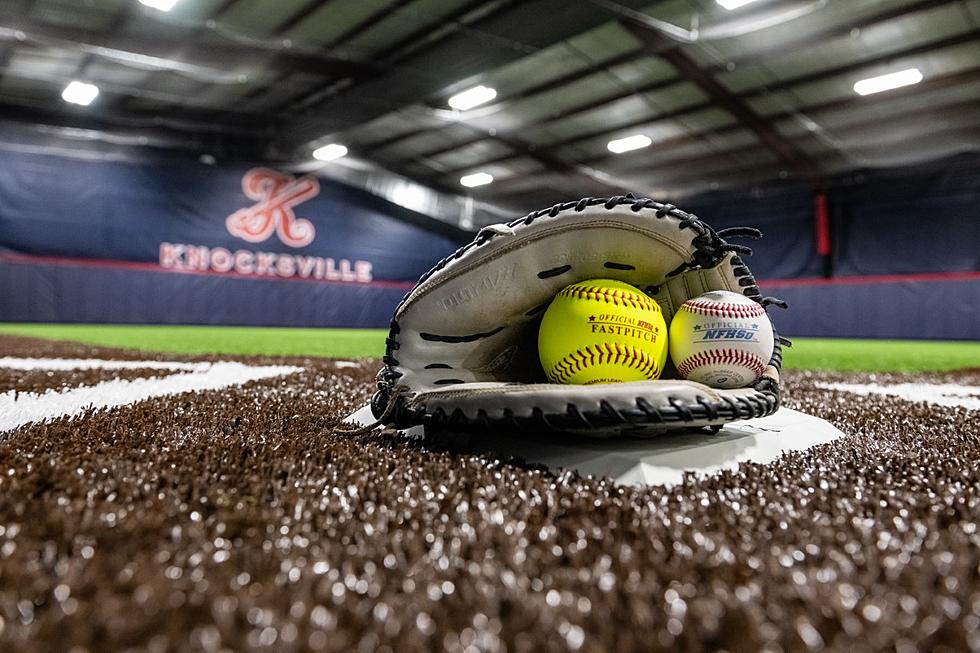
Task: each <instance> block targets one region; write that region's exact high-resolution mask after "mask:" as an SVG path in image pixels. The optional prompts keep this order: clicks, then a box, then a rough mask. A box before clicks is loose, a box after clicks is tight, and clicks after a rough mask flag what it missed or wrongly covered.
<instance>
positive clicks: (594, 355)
mask: <svg viewBox="0 0 980 653" xmlns="http://www.w3.org/2000/svg"><path fill="white" fill-rule="evenodd" d="M610 362H612V363H616V364H620V365H625V366H626V367H629V368H631V369H634V370H639V371H640V372H642V373H643V374H644V376H646V377H647V378H653V377H655V376H656V373H657V370H658V369H659V365H658V364H657V359H656V358H655V357H654V356H651V355H650V354H648V353H647V352H645V351H643V350H642V349H637V348H636V347H634V346H633V345H622V344H619V343H615V342H614V343H608V342H599V343H596V344H595V345H594V349H593V345H587V346H585V347H584V348H583V349H577V350H575V351H573V352H571V353H569V354H567V355H566V356H564V357H563V358H562V359H561V360H559V361H558V362H556V363H555V364H554V365H553V366H552V368H551V371H549V372H548V377H549V378H550V379H551V380H552V381H555V382H556V383H565V382H566V381H568V379H570V378H571V377H572V376H573V375H574V374H576V373H577V372H581V371H582V370H584V369H586V368H587V367H591V366H594V365H602V364H604V363H610Z"/></svg>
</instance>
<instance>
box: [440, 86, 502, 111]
mask: <svg viewBox="0 0 980 653" xmlns="http://www.w3.org/2000/svg"><path fill="white" fill-rule="evenodd" d="M495 97H497V91H496V90H494V89H492V88H490V87H489V86H474V87H473V88H471V89H469V90H467V91H463V92H462V93H457V94H456V95H454V96H452V97H451V98H449V106H451V107H452V108H453V109H458V110H459V111H468V110H470V109H472V108H473V107H478V106H480V105H481V104H486V103H487V102H489V101H490V100H492V99H494V98H495Z"/></svg>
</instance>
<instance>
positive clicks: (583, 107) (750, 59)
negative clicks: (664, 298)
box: [419, 0, 958, 157]
mask: <svg viewBox="0 0 980 653" xmlns="http://www.w3.org/2000/svg"><path fill="white" fill-rule="evenodd" d="M957 1H958V0H920V1H919V2H914V3H912V4H909V5H904V6H902V7H895V8H891V9H888V10H886V11H882V12H879V13H877V14H874V15H871V16H867V17H865V18H863V19H859V20H857V21H855V22H854V23H848V24H846V25H836V26H833V27H828V28H826V29H823V30H820V31H818V32H815V33H813V34H812V35H811V34H807V35H805V36H802V37H799V38H797V39H794V40H792V41H790V42H788V43H782V44H779V45H776V46H771V47H769V48H765V49H763V50H758V51H753V52H751V53H749V54H747V55H745V56H742V57H738V58H735V59H732V60H731V62H732V63H735V64H736V65H737V66H744V65H748V64H754V63H760V62H763V61H765V60H766V59H767V58H769V57H771V56H773V55H775V54H778V53H780V52H785V51H786V49H801V48H806V47H810V46H813V45H816V44H818V43H820V42H823V41H826V40H829V39H833V38H840V37H843V36H847V35H848V34H849V33H850V32H851V30H852V29H853V27H858V28H859V29H866V28H868V27H872V26H874V25H878V24H880V23H883V22H887V21H889V20H894V19H896V18H901V17H904V16H908V15H911V14H915V13H919V12H922V11H927V10H929V9H934V8H936V7H938V6H942V5H948V4H955V3H956V2H957ZM646 56H649V55H648V54H647V55H646ZM890 56H893V55H885V57H886V58H887V57H890ZM873 63H876V62H874V61H873V60H872V62H871V63H866V64H865V65H873ZM706 70H709V71H710V72H715V73H717V72H723V71H725V70H727V64H719V65H716V66H712V67H710V68H706ZM818 74H825V73H818ZM832 74H837V72H836V71H832ZM682 81H684V80H683V78H682V77H680V76H678V77H672V78H670V79H667V80H659V81H656V82H652V83H650V84H646V85H643V86H640V87H638V88H636V89H635V90H634V91H629V92H624V93H616V94H613V95H610V96H605V97H602V98H599V99H596V100H593V101H590V102H585V103H582V104H580V105H577V106H575V107H573V108H572V109H570V110H568V111H566V112H564V113H562V114H560V115H558V116H556V117H548V118H545V119H542V120H538V121H535V122H532V123H528V124H526V125H524V126H525V127H534V126H538V125H542V124H546V123H548V122H552V121H554V120H563V119H566V118H569V117H571V116H574V115H578V114H581V113H584V112H587V111H593V110H595V109H598V108H601V107H603V106H605V105H607V104H611V103H613V102H618V101H620V100H623V99H626V98H629V97H631V96H633V95H635V94H637V93H654V92H657V91H659V90H663V89H664V88H667V87H669V86H670V85H672V84H677V83H681V82H682ZM791 81H793V80H791ZM793 83H794V85H795V81H794V82H793ZM701 108H705V107H703V106H699V108H698V109H696V110H700V109H701ZM646 122H649V120H647V121H646ZM640 124H642V123H640ZM629 127H630V125H626V126H624V127H623V128H625V129H628V128H629ZM609 131H612V130H603V132H602V133H608V132H609ZM479 140H480V139H468V140H466V141H463V142H461V143H457V144H455V145H453V146H449V147H440V148H438V149H436V150H431V151H427V152H424V153H422V154H420V155H419V156H425V157H432V156H438V155H440V154H443V153H446V152H450V151H452V150H454V149H458V148H462V147H466V146H468V145H472V144H473V143H476V142H478V141H479ZM575 140H584V139H575ZM568 142H574V141H572V140H569V141H568ZM568 142H565V143H562V145H565V144H568ZM551 147H552V146H549V149H550V148H551Z"/></svg>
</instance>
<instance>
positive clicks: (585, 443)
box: [347, 406, 844, 486]
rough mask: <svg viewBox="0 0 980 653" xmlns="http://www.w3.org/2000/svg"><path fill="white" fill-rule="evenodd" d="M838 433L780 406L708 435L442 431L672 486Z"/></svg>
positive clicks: (358, 419) (364, 420)
mask: <svg viewBox="0 0 980 653" xmlns="http://www.w3.org/2000/svg"><path fill="white" fill-rule="evenodd" d="M347 419H348V421H351V422H354V423H356V424H359V425H362V426H363V425H366V424H370V423H371V422H373V421H374V417H373V416H372V415H371V407H370V406H364V407H363V408H361V409H359V410H358V411H356V412H355V413H354V414H352V415H351V416H350V417H348V418H347ZM405 433H406V435H411V436H421V435H422V428H421V427H415V428H412V429H408V430H407V431H405ZM843 435H844V434H843V433H842V432H841V431H840V430H838V429H837V428H836V427H835V426H833V425H832V424H830V423H829V422H827V421H825V420H822V419H819V418H817V417H813V416H811V415H807V414H806V413H801V412H799V411H795V410H791V409H789V408H780V409H779V410H778V411H777V412H776V414H775V415H771V416H769V417H762V418H759V419H752V420H743V421H739V422H732V423H731V424H729V425H727V426H726V427H725V428H723V429H722V430H720V431H718V432H717V433H714V434H707V433H702V432H690V433H679V434H676V435H662V436H656V437H651V438H647V439H637V438H611V439H603V440H598V439H589V438H580V437H574V436H564V437H561V436H555V437H554V438H553V439H551V438H550V436H549V438H548V439H546V437H545V436H541V437H536V438H533V439H528V438H521V437H520V436H515V435H505V434H497V433H493V434H481V435H473V434H453V435H452V436H447V437H449V438H451V439H450V440H447V441H451V442H452V445H453V447H455V448H459V449H461V450H464V451H470V452H493V453H496V454H498V455H501V456H504V457H508V456H516V457H519V458H523V459H524V460H525V461H527V462H528V463H533V464H540V465H545V466H546V467H548V468H549V469H551V470H553V471H556V470H558V469H572V470H575V471H577V472H578V473H579V474H582V475H593V476H611V477H613V478H614V479H615V480H616V481H617V482H618V483H623V484H629V485H667V486H670V485H675V484H677V483H680V482H681V481H682V480H683V478H684V474H685V473H688V472H693V473H695V474H697V475H698V476H706V475H709V474H714V473H717V472H720V471H722V470H725V469H732V470H734V469H738V466H739V464H741V463H748V462H752V463H768V462H772V461H774V460H776V459H777V458H778V457H779V456H780V455H781V454H782V453H784V452H790V451H803V450H804V449H809V448H810V447H813V446H816V445H818V444H824V443H827V442H833V441H834V440H836V439H838V438H840V437H843ZM437 441H438V440H437Z"/></svg>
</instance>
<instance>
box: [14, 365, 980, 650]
mask: <svg viewBox="0 0 980 653" xmlns="http://www.w3.org/2000/svg"><path fill="white" fill-rule="evenodd" d="M45 355H54V354H53V353H52V352H51V351H50V350H49V351H48V352H47V353H46V354H45ZM307 365H308V367H309V369H308V370H307V371H306V372H303V373H300V374H296V375H293V376H290V377H284V378H280V379H275V380H270V381H264V382H256V383H252V384H250V385H248V386H246V387H245V388H240V389H237V390H229V391H224V392H208V393H201V394H198V395H194V396H190V395H185V396H181V397H179V398H177V399H158V400H151V401H146V402H143V403H140V404H138V405H135V406H132V407H128V408H124V409H117V410H113V411H108V412H96V413H94V414H90V415H86V416H85V417H84V418H82V419H76V420H72V421H67V420H59V421H56V422H54V423H51V424H48V425H41V426H33V427H29V428H22V429H20V430H17V431H15V432H12V433H10V434H7V435H5V436H2V437H0V619H2V622H0V623H2V626H0V650H17V651H47V650H68V649H70V648H72V647H73V646H77V647H80V648H78V649H76V650H84V649H87V650H91V651H110V650H125V649H128V648H132V649H134V650H135V649H140V650H142V649H149V650H160V651H165V650H206V651H218V650H222V649H225V650H253V649H254V650H269V651H293V650H307V649H313V650H323V651H431V650H441V649H444V650H451V651H464V650H469V651H477V650H508V651H560V650H580V651H650V650H671V651H674V650H685V651H697V650H728V651H758V650H770V651H804V650H821V649H822V650H848V651H865V650H867V651H870V650H897V651H915V650H922V651H963V650H971V649H973V650H978V649H980V637H978V635H977V632H978V625H980V578H978V564H980V534H978V533H977V521H978V515H980V473H978V469H980V463H978V460H980V424H978V419H977V413H976V412H973V413H971V412H968V411H966V410H963V409H953V408H940V407H934V406H926V405H924V404H913V403H908V402H904V401H900V400H897V399H890V398H886V397H866V398H859V399H855V397H854V396H852V395H847V394H843V393H838V392H833V391H827V390H818V389H816V388H815V387H814V386H813V383H814V381H818V380H827V379H829V378H831V376H830V375H819V374H798V373H797V374H788V375H787V377H788V378H787V383H786V386H787V391H788V396H789V400H788V404H789V405H790V406H792V407H794V408H799V409H801V410H805V411H807V412H811V413H814V414H817V415H820V416H823V417H826V418H827V419H830V420H831V421H832V422H834V423H835V424H836V425H837V426H839V427H840V428H841V429H842V430H844V431H845V432H846V433H850V434H853V435H851V436H849V437H847V438H845V439H843V440H840V441H838V442H835V443H832V444H829V445H823V446H820V447H817V448H814V449H812V450H810V451H807V452H804V453H796V454H792V455H788V456H786V457H784V458H783V459H781V460H780V461H778V462H777V463H774V464H770V465H744V466H742V468H741V469H740V470H739V471H738V472H730V473H724V474H721V475H719V476H715V477H712V478H708V479H706V480H700V481H699V480H695V479H688V480H687V481H686V482H685V483H684V484H683V485H681V486H678V487H675V488H673V489H671V490H665V489H663V488H660V487H651V488H632V487H620V486H616V485H614V484H612V483H610V482H608V481H604V480H596V479H583V478H578V477H577V476H575V475H574V474H569V473H566V474H561V475H558V476H556V475H553V474H551V473H548V472H545V471H542V470H538V469H525V468H523V467H521V466H519V465H514V464H505V463H502V462H500V461H494V460H487V459H485V458H480V457H475V456H454V455H451V454H449V453H445V452H442V451H430V450H428V449H426V447H425V446H422V445H419V444H413V443H410V442H406V441H403V440H401V439H397V438H392V437H387V436H379V435H367V436H349V435H342V434H337V433H335V432H334V431H333V429H334V427H335V426H336V425H337V422H338V420H339V419H340V418H341V417H342V416H344V415H346V414H348V413H349V412H350V411H352V410H353V409H354V408H356V407H357V406H359V405H360V404H361V403H363V402H364V401H365V400H366V399H367V398H368V397H369V396H370V394H371V391H372V386H373V375H374V372H375V367H376V365H375V364H373V363H366V364H363V365H361V366H360V367H358V368H341V369H338V368H337V367H336V366H335V365H333V364H332V363H331V362H329V361H319V362H314V361H309V362H308V363H307ZM847 378H848V379H849V380H854V379H855V377H854V376H851V377H847ZM860 378H867V377H860ZM909 378H913V377H903V380H908V379H909ZM939 378H940V379H941V380H950V379H953V378H955V375H945V376H941V377H939ZM880 379H881V377H880V376H879V380H880Z"/></svg>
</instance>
